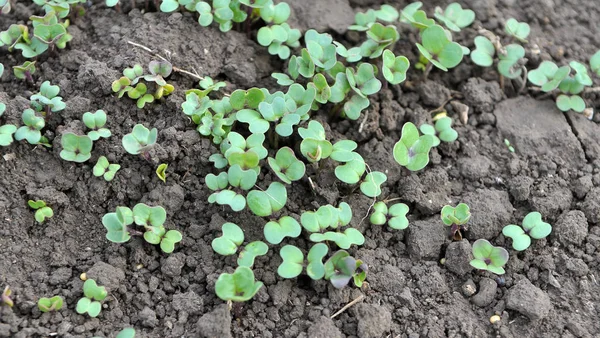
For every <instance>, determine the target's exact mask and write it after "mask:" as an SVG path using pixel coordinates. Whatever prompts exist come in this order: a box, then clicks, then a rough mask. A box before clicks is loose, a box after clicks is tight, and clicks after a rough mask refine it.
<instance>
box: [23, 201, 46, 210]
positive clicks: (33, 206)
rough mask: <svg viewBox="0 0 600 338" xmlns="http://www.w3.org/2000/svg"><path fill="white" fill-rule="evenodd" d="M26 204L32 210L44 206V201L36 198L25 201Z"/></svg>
mask: <svg viewBox="0 0 600 338" xmlns="http://www.w3.org/2000/svg"><path fill="white" fill-rule="evenodd" d="M27 204H28V205H29V207H30V208H31V209H33V210H37V209H40V208H43V207H45V206H46V202H44V201H42V200H37V201H34V200H29V201H27Z"/></svg>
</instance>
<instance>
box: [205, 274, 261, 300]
mask: <svg viewBox="0 0 600 338" xmlns="http://www.w3.org/2000/svg"><path fill="white" fill-rule="evenodd" d="M262 286H263V283H262V282H256V281H255V280H254V272H252V270H251V269H250V268H248V267H246V266H239V267H238V268H237V269H235V272H234V273H233V274H229V273H222V274H221V275H220V276H219V278H218V279H217V282H216V283H215V292H216V293H217V297H219V298H221V299H222V300H226V301H229V300H231V301H234V302H245V301H247V300H250V299H251V298H252V297H254V295H255V294H256V293H257V292H258V290H259V289H260V288H261V287H262Z"/></svg>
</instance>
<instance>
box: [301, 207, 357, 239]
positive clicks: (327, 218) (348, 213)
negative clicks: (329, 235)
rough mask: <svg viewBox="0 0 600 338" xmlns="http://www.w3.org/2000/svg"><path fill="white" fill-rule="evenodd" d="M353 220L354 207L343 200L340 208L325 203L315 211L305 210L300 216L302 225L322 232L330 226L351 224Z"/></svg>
mask: <svg viewBox="0 0 600 338" xmlns="http://www.w3.org/2000/svg"><path fill="white" fill-rule="evenodd" d="M351 220H352V209H351V208H350V205H348V203H346V202H341V203H340V206H339V208H336V207H334V206H332V205H329V204H327V205H323V206H320V207H319V209H318V210H317V211H316V212H315V211H305V212H304V213H302V216H300V222H301V223H302V226H303V227H304V228H305V229H306V230H307V231H310V232H314V233H316V232H321V231H324V230H326V229H328V228H332V229H337V228H338V227H342V226H346V225H348V224H350V221H351Z"/></svg>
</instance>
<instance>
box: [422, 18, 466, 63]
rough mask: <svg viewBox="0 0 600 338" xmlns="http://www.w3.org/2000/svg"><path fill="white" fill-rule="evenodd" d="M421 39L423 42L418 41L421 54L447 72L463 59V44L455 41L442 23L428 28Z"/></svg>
mask: <svg viewBox="0 0 600 338" xmlns="http://www.w3.org/2000/svg"><path fill="white" fill-rule="evenodd" d="M421 41H422V43H423V44H420V43H417V48H418V49H419V52H421V55H423V56H424V57H425V58H426V59H427V60H428V61H429V62H430V63H431V64H433V65H434V66H436V67H437V68H439V69H441V70H443V71H445V72H446V71H448V69H449V68H454V67H456V66H457V65H458V64H459V63H460V61H462V58H463V49H462V47H461V45H459V44H458V43H456V42H453V41H452V36H451V35H450V34H448V33H447V32H446V30H445V29H444V28H442V26H440V25H432V26H429V27H428V28H426V29H425V30H424V31H423V32H422V33H421ZM428 66H429V65H428ZM429 67H430V66H429Z"/></svg>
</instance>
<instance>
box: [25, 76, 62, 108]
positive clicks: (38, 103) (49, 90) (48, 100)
mask: <svg viewBox="0 0 600 338" xmlns="http://www.w3.org/2000/svg"><path fill="white" fill-rule="evenodd" d="M59 93H60V87H59V86H53V85H51V84H50V81H44V82H43V83H42V85H41V86H40V92H39V93H37V94H34V95H31V97H30V98H29V100H30V101H31V106H32V107H33V108H34V109H35V110H36V111H38V112H41V111H42V110H44V107H45V108H46V110H45V113H46V114H47V113H49V112H50V111H52V112H57V111H61V110H63V109H65V108H66V106H67V105H66V104H65V103H64V102H63V101H62V97H60V96H58V94H59Z"/></svg>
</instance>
